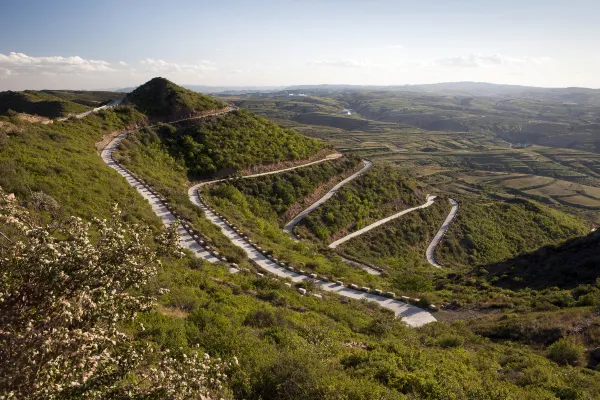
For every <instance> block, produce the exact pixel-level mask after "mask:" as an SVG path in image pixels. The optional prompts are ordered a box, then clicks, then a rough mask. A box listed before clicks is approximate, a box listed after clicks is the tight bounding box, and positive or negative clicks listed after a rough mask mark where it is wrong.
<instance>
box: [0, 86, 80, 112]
mask: <svg viewBox="0 0 600 400" xmlns="http://www.w3.org/2000/svg"><path fill="white" fill-rule="evenodd" d="M9 110H12V111H15V112H19V113H26V114H32V115H39V116H42V117H46V118H59V117H66V116H68V115H70V114H77V113H82V112H85V111H87V110H89V107H87V106H84V105H82V104H78V103H75V102H72V101H69V100H66V99H64V98H61V97H58V96H55V95H54V94H51V93H45V92H40V91H35V90H25V91H23V92H13V91H10V90H9V91H7V92H0V115H6V114H7V113H8V111H9Z"/></svg>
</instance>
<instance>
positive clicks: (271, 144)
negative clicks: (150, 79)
mask: <svg viewBox="0 0 600 400" xmlns="http://www.w3.org/2000/svg"><path fill="white" fill-rule="evenodd" d="M157 134H158V136H159V138H160V139H161V140H162V141H163V143H164V145H165V146H166V149H167V150H168V152H169V153H170V154H171V155H172V156H173V157H175V158H177V159H181V160H182V161H183V163H184V164H185V165H186V167H187V168H188V171H189V174H190V175H191V176H192V177H195V178H200V177H207V176H211V175H212V174H214V173H215V172H221V173H222V174H231V173H234V172H237V171H239V170H242V169H245V168H248V167H252V166H256V165H266V164H273V163H276V162H280V161H288V160H302V159H307V158H309V157H311V156H313V155H314V154H315V153H316V152H317V151H318V150H320V149H322V148H323V147H324V146H323V144H322V143H320V142H318V141H316V140H314V139H309V138H307V137H305V136H302V135H300V134H298V133H297V132H295V131H293V130H291V129H284V128H282V127H280V126H279V125H276V124H274V123H272V122H270V121H268V120H266V119H264V118H261V117H259V116H257V115H254V114H252V113H250V112H248V111H234V112H230V113H227V114H225V115H221V116H219V117H214V118H210V119H208V120H205V121H202V122H201V123H198V124H193V125H190V126H181V127H178V128H177V129H176V130H174V129H173V128H170V127H168V126H164V125H163V126H160V127H159V128H158V129H157Z"/></svg>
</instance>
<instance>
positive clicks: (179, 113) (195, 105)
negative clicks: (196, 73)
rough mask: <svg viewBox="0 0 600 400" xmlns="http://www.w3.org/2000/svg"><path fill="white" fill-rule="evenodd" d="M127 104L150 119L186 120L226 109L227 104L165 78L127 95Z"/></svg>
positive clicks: (154, 79)
mask: <svg viewBox="0 0 600 400" xmlns="http://www.w3.org/2000/svg"><path fill="white" fill-rule="evenodd" d="M126 100H127V102H129V103H132V104H134V105H135V106H136V108H137V109H138V110H140V111H141V112H143V113H144V114H146V115H148V116H149V117H179V118H186V117H188V116H193V115H194V114H196V113H201V112H205V111H211V110H216V109H220V108H223V107H225V103H223V102H221V101H219V100H217V99H214V98H212V97H209V96H206V95H203V94H200V93H196V92H194V91H191V90H189V89H185V88H183V87H181V86H178V85H176V84H174V83H173V82H170V81H168V80H167V79H164V78H153V79H152V80H150V81H148V82H146V83H145V84H143V85H142V86H140V87H138V88H137V89H135V90H134V91H133V92H131V93H129V94H127V97H126Z"/></svg>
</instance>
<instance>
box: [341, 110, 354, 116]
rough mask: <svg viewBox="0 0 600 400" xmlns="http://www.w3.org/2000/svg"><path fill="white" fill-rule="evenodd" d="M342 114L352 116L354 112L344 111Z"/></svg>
mask: <svg viewBox="0 0 600 400" xmlns="http://www.w3.org/2000/svg"><path fill="white" fill-rule="evenodd" d="M342 114H344V115H352V111H350V110H344V111H342Z"/></svg>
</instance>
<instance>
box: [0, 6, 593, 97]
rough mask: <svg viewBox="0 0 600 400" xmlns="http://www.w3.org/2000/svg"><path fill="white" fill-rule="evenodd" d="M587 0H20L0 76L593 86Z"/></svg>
mask: <svg viewBox="0 0 600 400" xmlns="http://www.w3.org/2000/svg"><path fill="white" fill-rule="evenodd" d="M599 14H600V1H589V0H588V1H585V0H571V1H562V0H561V1H558V0H546V1H538V0H521V1H513V0H504V1H489V0H478V1H466V0H464V1H463V0H426V1H420V2H415V1H401V0H395V1H388V0H385V1H384V0H372V1H337V0H320V1H316V0H304V1H296V0H280V1H262V0H255V1H217V0H212V1H208V2H205V1H198V0H197V1H177V0H172V1H168V2H167V1H160V2H159V1H135V0H129V1H128V0H121V1H113V0H107V1H90V0H79V1H47V0H46V1H29V0H18V1H16V0H13V1H10V0H7V1H6V2H4V4H3V5H2V13H0V89H1V90H5V89H25V88H30V89H40V88H82V89H94V88H96V89H97V88H117V87H124V86H135V85H138V84H140V83H143V82H144V81H146V80H148V79H149V78H151V77H153V76H164V77H167V78H169V79H172V80H174V81H175V82H177V83H182V84H202V85H219V86H240V85H258V86H262V85H293V84H321V83H347V84H376V85H390V84H411V83H433V82H444V81H463V80H470V81H486V82H494V83H510V84H523V85H535V86H547V87H561V86H586V87H600V74H599V73H598V71H600V24H598V23H597V16H598V15H599Z"/></svg>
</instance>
